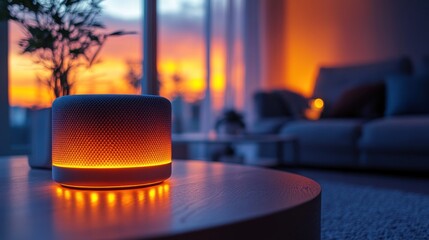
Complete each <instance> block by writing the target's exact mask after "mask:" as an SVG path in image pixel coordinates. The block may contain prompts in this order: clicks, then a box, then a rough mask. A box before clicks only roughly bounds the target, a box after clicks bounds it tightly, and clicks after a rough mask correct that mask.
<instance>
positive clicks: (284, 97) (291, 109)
mask: <svg viewBox="0 0 429 240" xmlns="http://www.w3.org/2000/svg"><path fill="white" fill-rule="evenodd" d="M254 104H255V110H256V115H257V119H258V120H265V119H273V118H285V117H289V118H293V119H302V118H304V112H305V109H306V108H307V107H308V99H307V98H305V97H304V96H302V95H300V94H298V93H296V92H293V91H290V90H275V91H272V92H258V93H256V94H255V96H254ZM273 121H276V120H273Z"/></svg>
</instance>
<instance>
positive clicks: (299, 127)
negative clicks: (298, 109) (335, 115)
mask: <svg viewBox="0 0 429 240" xmlns="http://www.w3.org/2000/svg"><path fill="white" fill-rule="evenodd" d="M361 126H362V120H352V119H347V120H345V119H344V120H340V119H329V120H328V119H322V120H319V121H296V122H291V123H289V124H287V125H286V126H285V127H283V129H282V130H281V133H282V134H290V135H294V136H296V138H297V140H298V143H299V145H313V146H318V147H331V146H335V147H339V148H341V147H343V148H353V149H354V148H356V143H357V139H358V137H359V135H360V129H361Z"/></svg>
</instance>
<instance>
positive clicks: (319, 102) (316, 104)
mask: <svg viewBox="0 0 429 240" xmlns="http://www.w3.org/2000/svg"><path fill="white" fill-rule="evenodd" d="M312 105H313V106H314V108H318V109H321V108H323V105H324V103H323V100H322V99H321V98H316V99H314V100H313V104H312Z"/></svg>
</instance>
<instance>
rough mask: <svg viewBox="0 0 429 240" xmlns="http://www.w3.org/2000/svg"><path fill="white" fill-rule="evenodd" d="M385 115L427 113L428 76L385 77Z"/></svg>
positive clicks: (428, 106) (428, 97)
mask: <svg viewBox="0 0 429 240" xmlns="http://www.w3.org/2000/svg"><path fill="white" fill-rule="evenodd" d="M386 94H387V98H386V105H387V106H386V113H385V115H386V116H396V115H406V114H429V76H395V77H390V78H388V79H387V89H386Z"/></svg>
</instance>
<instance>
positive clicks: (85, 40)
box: [0, 0, 130, 167]
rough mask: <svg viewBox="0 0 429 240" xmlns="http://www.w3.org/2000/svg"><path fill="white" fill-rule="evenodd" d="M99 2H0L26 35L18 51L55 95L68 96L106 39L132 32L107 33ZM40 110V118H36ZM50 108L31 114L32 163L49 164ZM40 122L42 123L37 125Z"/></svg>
mask: <svg viewBox="0 0 429 240" xmlns="http://www.w3.org/2000/svg"><path fill="white" fill-rule="evenodd" d="M101 2H102V0H30V1H28V0H6V1H2V6H0V7H1V10H0V11H1V12H0V13H1V18H2V19H9V20H11V21H14V22H15V23H17V25H18V26H19V27H20V28H21V30H22V32H23V33H24V37H22V38H21V39H20V40H19V42H18V44H19V47H20V50H21V53H22V54H30V55H31V56H32V59H33V62H34V63H35V64H37V65H39V66H41V67H42V68H43V69H45V70H46V71H45V74H44V75H39V76H37V79H38V81H40V82H41V83H43V84H44V85H46V86H47V87H48V88H49V89H50V90H51V93H52V95H53V96H54V97H55V98H58V97H61V96H65V95H69V94H71V92H72V89H73V86H74V85H73V81H72V79H73V77H76V70H77V69H79V68H81V67H87V68H89V67H91V66H92V65H93V64H95V63H96V60H97V56H98V54H99V53H100V50H101V49H102V47H103V45H104V43H105V42H106V40H107V39H108V38H110V37H114V36H121V35H125V34H130V33H129V32H124V31H114V32H105V31H102V29H104V25H103V24H102V23H101V22H100V21H99V19H98V18H99V16H100V13H101V6H100V4H101ZM39 114H42V115H44V116H39ZM49 115H50V111H49V110H46V109H42V110H41V111H36V112H34V114H33V119H35V122H34V123H33V124H32V129H31V131H32V132H31V135H32V137H31V139H32V154H31V155H30V159H29V162H30V165H31V166H32V167H50V161H51V159H50V151H51V150H50V149H51V148H50V145H51V142H50V141H51V139H50V134H51V130H50V124H42V125H41V123H43V122H45V121H49V119H50V117H49ZM38 121H41V122H39V123H38Z"/></svg>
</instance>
